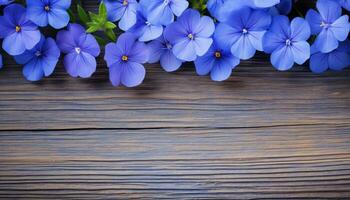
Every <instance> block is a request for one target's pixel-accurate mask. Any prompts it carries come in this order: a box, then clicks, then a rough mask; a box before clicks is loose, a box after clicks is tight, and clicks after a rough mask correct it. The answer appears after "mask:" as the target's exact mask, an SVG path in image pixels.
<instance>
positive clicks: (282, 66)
mask: <svg viewBox="0 0 350 200" xmlns="http://www.w3.org/2000/svg"><path fill="white" fill-rule="evenodd" d="M309 37H310V26H309V24H308V23H307V22H306V21H305V20H304V19H302V18H300V17H296V18H294V19H293V20H292V22H291V23H289V19H288V17H286V16H282V15H279V16H275V17H274V18H273V22H272V25H271V27H270V29H269V31H268V32H266V34H265V36H264V38H263V47H264V51H265V52H266V53H272V55H271V63H272V65H273V66H274V67H275V68H276V69H278V70H281V71H285V70H288V69H290V68H292V67H293V65H294V62H296V63H297V64H299V65H301V64H303V63H304V62H305V61H306V60H307V59H309V57H310V45H309V43H307V40H308V39H309Z"/></svg>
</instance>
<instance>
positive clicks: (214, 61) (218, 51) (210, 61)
mask: <svg viewBox="0 0 350 200" xmlns="http://www.w3.org/2000/svg"><path fill="white" fill-rule="evenodd" d="M194 64H195V67H196V71H197V74H198V75H201V76H203V75H207V74H209V73H210V77H211V79H212V80H214V81H224V80H226V79H228V78H229V77H230V75H231V73H232V70H233V69H234V68H235V67H236V66H237V65H238V64H239V59H238V58H237V57H235V56H234V55H232V53H231V50H230V48H228V46H227V45H223V44H219V43H218V42H217V40H214V42H213V44H212V46H211V47H210V49H209V50H208V52H207V53H206V54H204V55H203V56H201V57H198V58H197V59H196V60H195V61H194Z"/></svg>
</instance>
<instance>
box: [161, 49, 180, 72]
mask: <svg viewBox="0 0 350 200" xmlns="http://www.w3.org/2000/svg"><path fill="white" fill-rule="evenodd" d="M160 65H161V66H162V68H163V69H164V70H165V71H166V72H174V71H176V70H178V69H179V68H180V67H181V65H182V61H181V60H179V59H178V58H176V56H175V55H174V54H173V52H172V51H170V50H166V51H164V53H163V54H162V55H161V57H160Z"/></svg>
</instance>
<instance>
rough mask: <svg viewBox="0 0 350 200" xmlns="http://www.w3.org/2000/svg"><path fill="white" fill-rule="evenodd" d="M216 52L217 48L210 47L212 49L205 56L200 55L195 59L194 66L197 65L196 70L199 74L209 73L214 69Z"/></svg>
mask: <svg viewBox="0 0 350 200" xmlns="http://www.w3.org/2000/svg"><path fill="white" fill-rule="evenodd" d="M214 53H215V49H213V48H210V50H209V51H208V52H207V53H206V54H205V55H204V56H201V57H198V58H197V59H196V60H195V61H194V66H195V67H196V72H197V74H198V75H201V76H204V75H207V74H209V72H210V71H211V70H212V69H213V67H214V64H215V57H214Z"/></svg>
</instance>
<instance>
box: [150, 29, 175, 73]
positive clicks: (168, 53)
mask: <svg viewBox="0 0 350 200" xmlns="http://www.w3.org/2000/svg"><path fill="white" fill-rule="evenodd" d="M173 46H174V44H171V43H170V42H169V41H167V40H166V39H165V37H164V35H162V36H161V37H159V38H157V39H155V40H153V41H151V42H150V43H149V44H148V48H149V51H150V57H149V60H148V62H149V63H156V62H158V61H160V65H161V66H162V68H163V69H164V70H165V71H167V72H174V71H176V70H178V69H179V68H180V67H181V65H182V61H181V60H180V59H178V58H177V57H176V56H175V55H174V53H173Z"/></svg>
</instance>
